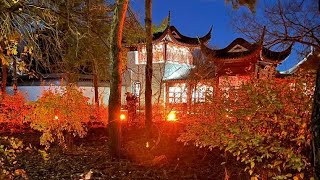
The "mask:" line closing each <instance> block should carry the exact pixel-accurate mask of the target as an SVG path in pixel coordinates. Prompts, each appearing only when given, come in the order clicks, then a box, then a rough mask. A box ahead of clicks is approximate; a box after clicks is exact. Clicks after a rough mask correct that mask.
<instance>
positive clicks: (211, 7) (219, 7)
mask: <svg viewBox="0 0 320 180" xmlns="http://www.w3.org/2000/svg"><path fill="white" fill-rule="evenodd" d="M144 2H145V1H144V0H131V5H130V6H131V7H132V8H133V9H134V11H135V12H137V13H138V16H139V19H140V21H141V22H143V21H144ZM258 7H259V5H258ZM152 10H153V12H152V13H153V14H152V15H153V23H154V24H160V22H161V21H162V20H163V19H164V18H165V17H166V16H168V12H169V10H170V11H171V24H172V25H174V26H175V27H176V28H177V29H178V30H179V31H180V33H182V34H184V35H186V36H191V37H196V36H203V35H205V34H206V33H207V32H208V31H209V29H210V27H211V26H213V31H212V38H211V41H210V42H209V43H210V45H211V46H213V47H217V48H224V47H225V46H227V45H228V44H229V43H231V42H232V41H233V40H234V39H235V38H237V37H243V38H245V37H244V36H243V35H241V34H237V33H235V31H234V29H233V28H232V25H231V24H232V18H231V14H232V13H233V11H235V10H233V9H232V6H231V4H226V3H225V0H153V9H152ZM237 11H249V10H248V8H246V7H241V8H240V9H239V10H237ZM257 13H259V9H257ZM245 39H246V38H245ZM294 57H296V56H295V55H291V56H290V57H289V58H288V59H287V62H284V63H283V64H282V65H280V67H278V69H279V70H286V69H289V68H290V67H291V66H292V65H293V63H292V62H293V60H292V59H293V58H294ZM295 62H296V58H295Z"/></svg>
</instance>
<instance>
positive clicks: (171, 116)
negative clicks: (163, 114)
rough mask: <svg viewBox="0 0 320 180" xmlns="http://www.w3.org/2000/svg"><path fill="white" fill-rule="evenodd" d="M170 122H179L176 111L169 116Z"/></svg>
mask: <svg viewBox="0 0 320 180" xmlns="http://www.w3.org/2000/svg"><path fill="white" fill-rule="evenodd" d="M167 120H168V121H177V120H178V119H177V115H176V112H175V111H171V112H170V113H169V114H168V116H167Z"/></svg>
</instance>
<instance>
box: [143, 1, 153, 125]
mask: <svg viewBox="0 0 320 180" xmlns="http://www.w3.org/2000/svg"><path fill="white" fill-rule="evenodd" d="M145 8H146V9H145V11H146V19H145V23H146V38H147V43H146V49H147V65H146V84H145V86H146V87H145V118H146V119H145V123H146V128H147V131H149V130H150V129H151V125H152V71H153V70H152V57H153V56H152V29H151V25H152V13H151V12H152V0H146V4H145Z"/></svg>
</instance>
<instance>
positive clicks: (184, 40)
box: [153, 26, 212, 46]
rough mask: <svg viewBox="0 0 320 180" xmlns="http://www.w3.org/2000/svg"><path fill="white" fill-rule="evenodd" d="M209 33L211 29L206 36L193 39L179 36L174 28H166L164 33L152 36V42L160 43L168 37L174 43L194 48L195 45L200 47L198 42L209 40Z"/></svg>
mask: <svg viewBox="0 0 320 180" xmlns="http://www.w3.org/2000/svg"><path fill="white" fill-rule="evenodd" d="M211 31H212V27H211V29H210V30H209V32H208V33H207V34H206V35H204V36H202V37H199V38H198V37H196V38H193V37H188V36H185V35H183V34H181V33H180V32H179V31H178V30H177V28H176V27H174V26H168V27H167V28H166V29H165V30H164V31H162V32H158V33H155V34H153V40H154V41H160V40H162V39H163V38H164V37H165V36H166V35H170V37H171V38H172V39H173V41H176V42H178V43H182V44H185V45H191V46H196V45H200V42H201V43H207V42H208V41H209V40H210V39H211Z"/></svg>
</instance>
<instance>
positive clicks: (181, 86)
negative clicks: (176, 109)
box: [124, 26, 211, 103]
mask: <svg viewBox="0 0 320 180" xmlns="http://www.w3.org/2000/svg"><path fill="white" fill-rule="evenodd" d="M210 38H211V30H210V31H209V32H208V33H207V34H206V35H204V36H203V37H200V38H191V37H187V36H184V35H182V34H181V33H180V32H179V31H178V30H177V29H176V28H175V27H174V26H168V27H167V28H166V29H165V30H164V31H163V32H159V33H156V34H154V35H153V78H152V94H153V102H154V103H187V101H188V100H187V99H188V93H187V91H188V87H187V84H186V83H185V82H184V81H185V79H186V78H187V77H188V75H189V73H190V71H191V70H192V69H193V68H194V56H195V52H199V51H200V42H201V43H205V44H206V43H207V42H208V41H209V40H210ZM146 53H147V52H146V45H145V44H144V43H142V44H139V45H137V46H136V47H134V48H133V49H132V50H131V51H130V52H129V53H128V64H127V71H126V75H125V76H126V77H127V78H124V79H125V82H127V83H129V84H130V86H129V89H128V91H131V92H132V93H134V94H135V95H136V96H139V99H140V102H142V103H143V102H144V100H143V99H144V82H145V66H146V61H147V56H146V55H147V54H146ZM180 80H181V81H180Z"/></svg>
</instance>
